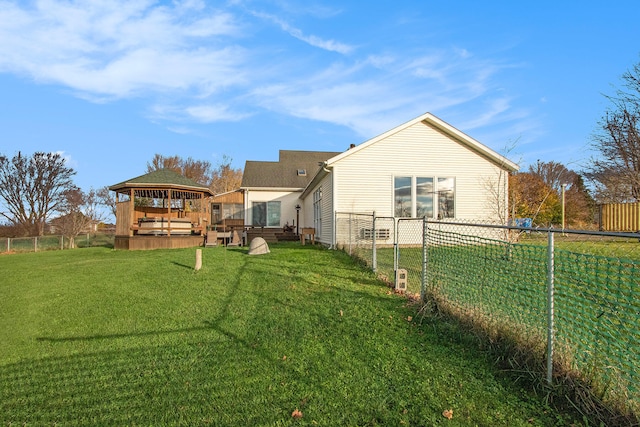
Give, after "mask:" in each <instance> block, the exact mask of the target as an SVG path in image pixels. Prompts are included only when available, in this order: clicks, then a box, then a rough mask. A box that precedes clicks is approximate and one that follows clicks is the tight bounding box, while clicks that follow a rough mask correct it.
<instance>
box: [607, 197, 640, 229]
mask: <svg viewBox="0 0 640 427" xmlns="http://www.w3.org/2000/svg"><path fill="white" fill-rule="evenodd" d="M600 230H601V231H626V232H636V231H640V203H638V202H636V203H607V204H604V205H600Z"/></svg>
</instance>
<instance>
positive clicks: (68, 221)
mask: <svg viewBox="0 0 640 427" xmlns="http://www.w3.org/2000/svg"><path fill="white" fill-rule="evenodd" d="M605 96H606V98H607V99H608V100H609V102H610V105H609V107H608V108H607V109H606V111H605V113H604V114H603V116H602V118H601V119H600V121H599V122H598V123H597V126H596V130H595V132H594V133H593V136H592V141H591V144H592V148H593V150H594V153H595V155H594V157H592V158H591V159H590V160H589V161H588V164H587V166H586V168H585V169H584V170H583V171H581V172H576V171H573V170H570V169H568V168H567V167H566V166H565V165H562V164H560V163H558V162H554V161H551V162H540V161H538V162H537V163H536V164H534V165H531V166H529V169H528V170H527V171H524V172H518V173H515V174H513V175H511V176H509V188H510V190H509V195H508V199H509V216H510V217H511V218H532V219H533V221H534V224H535V225H541V226H548V225H552V224H560V222H561V221H562V219H563V218H562V211H563V209H564V210H565V212H564V219H565V221H566V224H567V225H568V226H571V227H585V226H588V225H590V224H592V223H593V219H594V214H595V209H596V207H597V205H598V204H599V203H615V202H618V203H619V202H638V201H640V63H638V64H636V65H635V66H633V67H632V68H630V69H629V70H627V71H626V72H625V73H624V74H623V75H622V85H621V87H620V88H618V89H617V90H616V91H615V93H614V94H613V95H605ZM158 169H171V170H174V171H176V172H178V173H180V174H182V175H184V176H185V177H187V178H190V179H192V180H193V181H195V182H198V183H200V184H203V185H206V186H208V187H209V188H211V190H212V191H213V192H214V194H221V193H225V192H228V191H232V190H235V189H238V188H239V187H240V183H241V181H242V170H241V169H234V168H232V167H231V159H230V158H229V157H228V156H224V157H223V159H222V161H221V162H220V164H218V166H217V167H216V168H213V167H212V165H211V163H210V162H208V161H201V160H194V159H192V158H191V157H189V158H187V159H183V158H181V157H179V156H163V155H160V154H156V155H155V156H154V157H153V158H152V159H151V161H150V162H148V163H147V172H152V171H154V170H158ZM75 173H76V172H75V171H74V170H73V169H72V168H70V167H69V166H68V165H67V164H66V162H65V160H64V158H63V157H62V156H60V154H57V153H44V152H36V153H34V154H33V155H32V156H30V157H29V156H25V155H23V154H22V153H21V152H18V153H17V154H16V155H15V156H13V157H12V158H9V157H7V156H6V155H4V154H2V153H0V201H1V202H2V204H1V205H0V219H3V220H4V222H5V225H4V226H3V227H0V233H2V232H3V230H4V233H3V234H5V235H8V234H10V236H9V237H17V236H40V235H42V234H43V233H44V231H45V224H46V223H47V221H49V220H51V219H52V218H56V220H57V224H56V226H57V227H58V228H59V229H60V230H61V231H62V234H65V235H68V236H69V237H71V238H73V237H74V236H76V235H77V234H79V233H80V232H81V230H83V229H85V228H86V226H87V225H88V224H89V223H91V222H95V221H99V220H101V218H100V209H99V207H100V206H107V207H109V208H110V209H111V210H112V213H113V214H114V216H115V199H114V197H113V195H111V194H110V192H109V190H108V189H107V188H106V187H103V188H100V189H97V190H94V189H93V188H92V189H90V190H88V191H86V192H85V191H83V190H82V189H80V188H78V187H77V186H76V185H75V184H74V183H73V176H74V175H75ZM586 183H588V184H589V185H587V184H586ZM563 198H564V203H563V200H562V199H563ZM496 199H497V200H500V199H502V197H501V196H500V195H498V197H496ZM74 233H75V234H74Z"/></svg>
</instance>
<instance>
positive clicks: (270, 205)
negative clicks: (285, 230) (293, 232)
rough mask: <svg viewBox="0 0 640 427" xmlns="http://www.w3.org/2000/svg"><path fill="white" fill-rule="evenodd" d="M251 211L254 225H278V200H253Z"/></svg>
mask: <svg viewBox="0 0 640 427" xmlns="http://www.w3.org/2000/svg"><path fill="white" fill-rule="evenodd" d="M251 213H252V221H253V225H254V226H259V227H260V226H262V227H280V202H253V203H252V205H251Z"/></svg>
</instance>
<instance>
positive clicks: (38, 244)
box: [0, 233, 114, 253]
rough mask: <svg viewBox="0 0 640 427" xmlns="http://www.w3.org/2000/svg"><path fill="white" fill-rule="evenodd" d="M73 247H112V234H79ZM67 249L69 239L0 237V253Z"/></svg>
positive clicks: (55, 237)
mask: <svg viewBox="0 0 640 427" xmlns="http://www.w3.org/2000/svg"><path fill="white" fill-rule="evenodd" d="M74 241H75V247H77V248H86V247H91V246H108V247H113V242H114V235H113V234H103V233H97V234H81V235H79V236H76V238H75V239H74ZM60 249H69V239H68V238H66V237H64V236H57V235H47V236H38V237H0V253H12V252H39V251H51V250H60Z"/></svg>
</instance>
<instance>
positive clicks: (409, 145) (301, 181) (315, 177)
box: [242, 113, 518, 245]
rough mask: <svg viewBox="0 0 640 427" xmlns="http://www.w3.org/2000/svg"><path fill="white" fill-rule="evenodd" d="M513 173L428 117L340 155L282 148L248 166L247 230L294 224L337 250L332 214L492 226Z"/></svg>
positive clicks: (493, 154)
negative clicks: (277, 155)
mask: <svg viewBox="0 0 640 427" xmlns="http://www.w3.org/2000/svg"><path fill="white" fill-rule="evenodd" d="M517 168H518V166H517V165H516V164H515V163H513V162H512V161H510V160H509V159H507V158H505V157H503V156H501V155H500V154H498V153H496V152H495V151H493V150H491V149H489V148H488V147H486V146H485V145H483V144H481V143H480V142H478V141H476V140H475V139H473V138H471V137H470V136H468V135H466V134H464V133H463V132H461V131H459V130H458V129H456V128H454V127H453V126H451V125H449V124H448V123H446V122H444V121H442V120H440V119H439V118H437V117H435V116H434V115H432V114H430V113H426V114H423V115H421V116H419V117H417V118H415V119H413V120H411V121H408V122H406V123H404V124H402V125H400V126H397V127H395V128H393V129H391V130H389V131H387V132H385V133H383V134H381V135H379V136H376V137H375V138H372V139H370V140H368V141H365V142H363V143H362V144H360V145H357V146H352V147H351V148H350V149H348V150H346V151H344V152H318V151H286V150H281V151H280V158H279V161H278V162H259V161H247V162H246V164H245V169H244V178H243V181H242V189H243V190H244V191H245V198H244V203H245V211H246V212H247V215H246V217H245V224H246V225H248V226H261V227H283V226H284V225H286V224H287V223H289V224H291V222H292V221H293V219H294V218H299V224H298V225H299V226H300V227H313V228H315V231H316V241H319V242H321V243H323V244H326V245H334V244H335V242H334V239H335V236H334V230H335V214H336V213H337V212H373V211H375V212H376V215H379V216H387V217H395V218H403V217H423V216H426V217H428V218H451V219H454V218H455V219H474V220H480V219H490V220H496V219H497V218H498V217H505V216H506V206H507V203H506V202H507V199H506V198H507V193H508V192H507V185H508V179H505V177H506V175H507V174H509V173H511V172H514V171H516V170H517ZM496 197H498V198H502V200H496ZM296 207H298V210H296ZM500 210H505V212H499V211H500ZM503 213H504V216H503V215H502V214H503Z"/></svg>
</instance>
